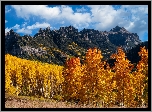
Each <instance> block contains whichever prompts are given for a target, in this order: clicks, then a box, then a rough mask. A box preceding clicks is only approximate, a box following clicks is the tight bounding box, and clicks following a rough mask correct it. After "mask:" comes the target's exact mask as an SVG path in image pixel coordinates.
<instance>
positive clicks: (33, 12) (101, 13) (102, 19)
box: [12, 5, 148, 37]
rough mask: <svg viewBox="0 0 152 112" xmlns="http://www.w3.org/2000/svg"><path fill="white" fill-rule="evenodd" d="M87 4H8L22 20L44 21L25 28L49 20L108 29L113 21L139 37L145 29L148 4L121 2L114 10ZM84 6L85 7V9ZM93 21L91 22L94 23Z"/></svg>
mask: <svg viewBox="0 0 152 112" xmlns="http://www.w3.org/2000/svg"><path fill="white" fill-rule="evenodd" d="M88 7H89V9H90V10H88V8H84V7H82V8H79V9H78V8H77V9H76V12H74V11H73V10H72V7H70V6H66V5H61V6H60V5H59V6H56V7H48V6H47V5H12V8H14V9H15V11H16V15H17V17H20V18H24V19H25V20H27V19H28V20H33V21H39V20H40V21H45V23H38V22H37V23H35V24H33V25H31V26H27V23H26V24H25V25H22V27H25V26H27V27H26V28H25V29H28V30H33V29H36V28H40V27H42V28H46V27H48V26H49V23H51V25H52V27H56V25H59V26H61V25H62V26H63V25H65V26H67V25H73V26H74V27H76V28H78V29H82V28H88V27H89V26H94V29H97V30H101V31H105V30H107V31H109V30H110V29H112V28H114V27H115V26H116V25H119V26H120V27H125V28H126V29H127V30H128V31H130V32H133V33H137V34H138V35H139V36H140V37H141V36H142V35H143V33H144V32H145V31H147V32H148V17H147V15H148V6H146V5H122V6H121V7H120V8H118V9H117V10H115V9H114V8H113V7H112V6H111V5H88ZM86 9H87V11H86ZM94 23H95V24H94Z"/></svg>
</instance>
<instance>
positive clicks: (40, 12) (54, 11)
mask: <svg viewBox="0 0 152 112" xmlns="http://www.w3.org/2000/svg"><path fill="white" fill-rule="evenodd" d="M12 8H14V9H15V11H16V14H17V16H18V17H21V18H24V19H29V18H30V16H37V17H40V18H45V19H52V18H55V17H57V16H58V15H59V13H60V10H59V8H57V7H53V8H50V7H47V5H12Z"/></svg>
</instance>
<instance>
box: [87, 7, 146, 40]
mask: <svg viewBox="0 0 152 112" xmlns="http://www.w3.org/2000/svg"><path fill="white" fill-rule="evenodd" d="M88 7H89V8H91V13H92V15H91V16H92V21H94V22H99V23H98V24H96V25H95V29H98V30H102V31H104V30H107V31H109V30H110V29H111V28H113V27H115V26H116V25H119V26H121V27H125V28H126V29H127V30H128V31H130V32H133V33H137V34H138V35H139V37H142V35H143V33H144V32H145V31H148V25H147V23H148V17H147V14H148V6H146V5H140V6H139V5H122V6H121V7H120V9H117V10H114V8H113V7H112V6H109V5H96V6H94V5H91V6H88Z"/></svg>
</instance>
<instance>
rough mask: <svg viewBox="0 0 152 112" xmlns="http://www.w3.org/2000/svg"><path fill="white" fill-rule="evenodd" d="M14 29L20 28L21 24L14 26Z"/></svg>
mask: <svg viewBox="0 0 152 112" xmlns="http://www.w3.org/2000/svg"><path fill="white" fill-rule="evenodd" d="M12 29H20V25H18V24H16V25H15V26H13V27H12Z"/></svg>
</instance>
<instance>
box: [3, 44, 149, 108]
mask: <svg viewBox="0 0 152 112" xmlns="http://www.w3.org/2000/svg"><path fill="white" fill-rule="evenodd" d="M139 56H141V60H140V61H139V63H138V64H137V66H136V70H135V71H133V70H132V69H133V67H134V66H133V64H131V63H130V61H129V60H128V59H127V58H126V56H125V53H124V52H123V50H122V49H121V48H118V50H117V53H116V54H113V55H111V58H113V59H116V62H115V65H114V67H112V68H110V66H109V64H107V63H106V62H105V61H102V58H103V56H102V53H101V51H100V50H99V49H97V48H93V49H88V51H87V52H86V56H85V63H84V64H81V63H80V58H76V57H73V58H69V59H67V60H66V64H65V66H64V67H63V66H58V65H51V64H48V63H41V62H37V61H29V60H25V59H20V58H17V57H15V56H11V55H9V54H7V55H5V91H6V92H10V93H13V94H17V95H34V96H43V97H47V98H56V99H63V100H68V101H78V102H79V103H81V104H90V103H93V104H95V105H99V106H111V105H114V104H116V103H119V104H120V103H122V104H123V105H124V106H126V107H137V106H141V105H142V104H143V103H146V104H147V103H148V50H146V49H145V48H144V47H143V48H141V50H140V52H139Z"/></svg>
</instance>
